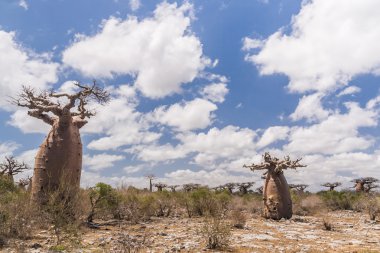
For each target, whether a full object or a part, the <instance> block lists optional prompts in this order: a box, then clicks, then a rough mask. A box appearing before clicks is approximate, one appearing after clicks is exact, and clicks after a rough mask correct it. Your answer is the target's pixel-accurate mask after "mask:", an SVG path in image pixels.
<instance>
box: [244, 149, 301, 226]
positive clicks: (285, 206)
mask: <svg viewBox="0 0 380 253" xmlns="http://www.w3.org/2000/svg"><path fill="white" fill-rule="evenodd" d="M263 160H264V161H263V162H262V163H261V164H252V165H249V166H247V165H243V167H245V168H249V169H251V170H252V171H255V170H266V172H265V173H264V175H266V176H265V183H264V190H263V200H264V217H265V218H267V219H268V218H270V219H275V220H279V219H281V218H285V219H290V218H291V217H292V214H293V212H292V199H291V197H290V192H289V186H288V183H287V182H286V179H285V176H284V170H286V169H296V168H299V167H306V166H305V165H302V164H300V163H299V162H300V161H301V159H297V160H295V161H291V160H290V157H289V156H286V157H285V158H284V160H279V159H278V158H276V157H272V156H271V155H270V154H269V153H267V152H266V153H265V154H264V155H263Z"/></svg>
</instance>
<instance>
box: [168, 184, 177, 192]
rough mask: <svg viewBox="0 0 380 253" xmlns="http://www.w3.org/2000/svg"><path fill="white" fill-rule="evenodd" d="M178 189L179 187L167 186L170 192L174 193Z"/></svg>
mask: <svg viewBox="0 0 380 253" xmlns="http://www.w3.org/2000/svg"><path fill="white" fill-rule="evenodd" d="M178 187H179V185H169V186H168V188H170V190H171V191H172V192H175V189H176V188H178Z"/></svg>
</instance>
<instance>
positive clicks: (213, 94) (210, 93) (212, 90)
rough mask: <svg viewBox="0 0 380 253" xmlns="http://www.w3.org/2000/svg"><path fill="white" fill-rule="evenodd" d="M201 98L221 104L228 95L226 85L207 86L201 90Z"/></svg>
mask: <svg viewBox="0 0 380 253" xmlns="http://www.w3.org/2000/svg"><path fill="white" fill-rule="evenodd" d="M201 94H202V96H203V98H205V99H208V100H210V101H212V102H214V103H223V102H224V98H225V96H226V95H227V94H228V88H227V84H225V83H213V84H210V85H207V86H206V87H204V88H203V89H202V90H201Z"/></svg>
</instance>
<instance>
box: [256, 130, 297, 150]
mask: <svg viewBox="0 0 380 253" xmlns="http://www.w3.org/2000/svg"><path fill="white" fill-rule="evenodd" d="M289 130H290V128H289V127H286V126H274V127H269V128H267V129H266V130H265V132H264V134H263V135H262V136H261V138H260V140H259V142H258V143H257V147H258V148H263V147H266V146H268V145H270V144H272V143H274V142H276V141H279V140H285V139H286V138H287V137H288V134H289Z"/></svg>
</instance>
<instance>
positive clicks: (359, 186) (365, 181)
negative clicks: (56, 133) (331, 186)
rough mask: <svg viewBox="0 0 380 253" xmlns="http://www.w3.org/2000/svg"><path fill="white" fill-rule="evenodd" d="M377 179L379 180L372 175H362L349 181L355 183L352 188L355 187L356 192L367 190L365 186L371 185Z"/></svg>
mask: <svg viewBox="0 0 380 253" xmlns="http://www.w3.org/2000/svg"><path fill="white" fill-rule="evenodd" d="M377 181H379V180H378V179H376V178H373V177H362V178H357V179H354V180H352V181H351V182H354V183H355V186H354V188H355V191H356V192H367V190H366V188H367V186H368V185H372V184H374V183H375V182H377ZM375 188H376V187H375ZM372 189H373V188H372Z"/></svg>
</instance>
